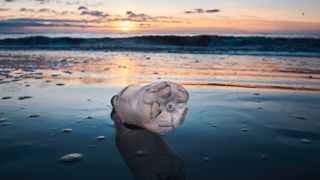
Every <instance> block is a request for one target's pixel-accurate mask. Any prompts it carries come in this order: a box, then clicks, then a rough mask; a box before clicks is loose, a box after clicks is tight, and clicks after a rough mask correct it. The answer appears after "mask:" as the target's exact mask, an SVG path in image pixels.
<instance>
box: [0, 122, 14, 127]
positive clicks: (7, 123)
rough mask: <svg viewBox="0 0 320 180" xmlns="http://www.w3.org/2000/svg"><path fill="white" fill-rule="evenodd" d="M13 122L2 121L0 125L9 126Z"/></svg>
mask: <svg viewBox="0 0 320 180" xmlns="http://www.w3.org/2000/svg"><path fill="white" fill-rule="evenodd" d="M11 124H12V123H11V122H2V123H0V126H9V125H11Z"/></svg>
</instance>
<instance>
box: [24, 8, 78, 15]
mask: <svg viewBox="0 0 320 180" xmlns="http://www.w3.org/2000/svg"><path fill="white" fill-rule="evenodd" d="M20 11H21V12H28V13H51V14H55V15H66V14H76V13H75V12H73V11H61V12H59V11H56V10H53V9H48V8H41V9H38V10H35V9H29V8H20Z"/></svg>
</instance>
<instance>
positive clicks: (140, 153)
mask: <svg viewBox="0 0 320 180" xmlns="http://www.w3.org/2000/svg"><path fill="white" fill-rule="evenodd" d="M135 154H136V156H144V155H146V154H147V153H146V152H145V151H142V150H138V151H137V152H136V153H135Z"/></svg>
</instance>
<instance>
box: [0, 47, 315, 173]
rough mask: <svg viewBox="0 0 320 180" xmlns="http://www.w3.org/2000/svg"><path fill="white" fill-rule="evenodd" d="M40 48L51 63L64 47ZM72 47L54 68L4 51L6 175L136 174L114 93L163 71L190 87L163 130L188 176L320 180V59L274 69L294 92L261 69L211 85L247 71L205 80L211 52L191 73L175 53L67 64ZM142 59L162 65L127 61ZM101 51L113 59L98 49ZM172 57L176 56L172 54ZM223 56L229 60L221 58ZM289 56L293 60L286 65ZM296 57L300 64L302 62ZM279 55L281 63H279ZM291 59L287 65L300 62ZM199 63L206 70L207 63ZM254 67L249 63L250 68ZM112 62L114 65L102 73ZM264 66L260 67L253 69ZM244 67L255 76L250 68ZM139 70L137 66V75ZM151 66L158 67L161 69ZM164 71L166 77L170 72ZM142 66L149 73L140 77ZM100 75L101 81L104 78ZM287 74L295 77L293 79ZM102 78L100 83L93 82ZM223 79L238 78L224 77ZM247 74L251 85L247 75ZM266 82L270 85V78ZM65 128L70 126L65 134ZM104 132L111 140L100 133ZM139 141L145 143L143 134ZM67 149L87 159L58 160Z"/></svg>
mask: <svg viewBox="0 0 320 180" xmlns="http://www.w3.org/2000/svg"><path fill="white" fill-rule="evenodd" d="M23 53H30V54H32V53H31V52H23ZM37 53H39V54H37ZM37 53H35V56H36V57H38V56H40V55H41V56H44V55H45V56H44V57H42V58H40V59H39V61H42V59H45V60H48V59H50V57H51V56H52V59H56V57H57V54H58V53H57V52H52V53H51V54H50V53H49V54H46V53H43V52H37ZM41 53H42V54H41ZM68 53H70V54H68ZM68 53H67V55H68V58H67V59H68V60H67V62H68V61H69V62H68V64H66V65H63V62H65V61H63V62H61V61H62V60H64V58H63V59H60V60H59V63H58V65H57V67H56V68H48V67H49V66H48V63H47V62H46V63H43V65H41V64H40V65H39V61H37V63H30V64H22V61H21V62H17V63H13V64H11V65H10V63H9V64H8V63H5V62H4V57H5V56H2V57H1V58H2V60H1V66H2V67H3V68H2V75H1V78H2V79H3V80H2V81H1V82H2V83H1V84H0V92H1V97H0V119H1V120H0V154H1V155H0V179H21V178H31V179H76V178H77V179H132V174H131V171H130V169H129V168H128V166H127V164H126V163H125V161H124V160H123V158H122V156H121V154H120V152H119V150H118V147H117V145H116V140H115V130H114V128H115V127H114V125H113V121H112V120H111V118H110V113H111V105H110V99H111V97H112V96H113V95H114V94H116V93H117V92H118V91H119V90H121V88H122V87H123V86H124V85H125V84H126V83H130V82H138V83H143V82H147V81H151V80H152V81H153V80H157V79H158V76H159V77H161V80H176V81H178V82H182V84H183V83H185V84H186V88H187V90H188V91H189V92H190V101H189V112H188V114H187V117H186V119H185V122H184V124H183V126H182V127H181V128H179V129H176V130H175V131H173V132H170V133H167V134H164V135H163V136H162V139H163V140H164V142H165V143H166V144H167V145H168V146H169V147H170V148H171V150H172V151H173V152H174V153H175V154H176V155H177V156H178V157H179V158H180V159H182V160H183V164H184V167H185V174H186V177H187V179H319V177H320V173H319V170H318V168H317V167H320V131H319V129H320V121H319V119H320V111H319V109H320V103H319V102H320V96H319V92H318V91H317V90H316V89H314V87H313V86H316V88H317V87H318V85H319V80H318V79H317V78H319V73H318V71H319V66H316V65H317V64H318V63H319V61H318V60H317V59H312V58H311V60H310V61H307V64H306V65H305V66H304V68H301V67H302V66H299V65H293V66H294V67H300V69H298V70H296V71H294V72H292V71H290V72H287V73H280V77H279V78H278V77H277V76H274V77H273V76H272V75H274V74H271V73H267V74H269V75H270V76H272V78H270V79H272V80H273V81H272V84H273V83H274V82H277V83H278V84H280V85H281V86H287V85H286V83H280V82H282V81H283V82H288V81H290V82H291V79H290V78H291V76H293V78H292V83H293V84H294V86H295V88H296V87H304V88H305V89H303V90H297V89H296V90H293V89H292V88H277V87H268V88H265V87H260V86H261V85H265V84H266V83H265V82H260V79H262V80H265V79H268V77H264V76H262V75H261V76H259V78H257V77H255V76H251V77H250V78H251V79H252V81H254V83H253V85H256V86H255V88H243V87H236V86H231V87H229V86H220V85H214V86H213V85H204V84H205V83H207V81H216V80H217V79H219V78H222V80H221V81H222V82H223V83H225V82H231V83H234V84H235V83H238V82H239V81H238V80H239V79H241V78H242V77H244V76H241V75H239V77H237V76H234V79H232V78H231V77H230V76H231V75H226V74H225V73H226V72H229V70H230V66H226V65H225V64H224V66H223V67H224V68H223V70H221V71H223V73H222V74H224V75H219V74H217V75H214V71H208V73H209V74H212V75H210V76H208V78H207V79H205V78H204V77H207V75H206V74H201V73H203V72H202V70H201V68H199V69H196V68H197V67H198V66H197V64H201V63H202V61H206V62H208V63H209V64H211V65H212V63H211V61H210V60H209V59H206V58H208V57H210V58H213V57H216V56H208V57H207V56H200V57H199V61H200V62H195V66H194V67H193V66H192V68H191V69H192V71H191V70H189V71H188V70H187V68H185V67H189V65H188V64H187V63H186V65H185V66H184V65H183V64H184V63H183V62H182V59H178V60H177V61H174V62H179V63H177V64H178V65H179V66H178V67H176V70H177V71H176V72H174V70H169V69H167V68H166V67H171V66H175V65H177V64H174V63H173V62H172V61H173V59H174V58H177V57H175V56H178V55H172V56H170V55H168V54H164V55H162V54H154V55H153V54H129V55H126V54H125V53H118V54H117V53H112V54H108V53H105V54H104V53H102V54H103V55H110V63H111V64H112V65H110V66H108V65H107V64H106V62H108V61H109V60H108V61H107V60H105V61H103V60H102V61H98V60H97V61H93V60H90V62H85V63H84V64H78V63H70V61H72V60H70V57H71V54H72V53H71V52H68ZM17 55H18V53H13V54H12V52H11V56H17ZM111 55H112V56H111ZM59 56H60V55H59ZM61 56H62V57H63V56H65V55H61ZM117 56H118V57H119V56H120V57H127V56H129V57H130V58H129V60H128V62H127V60H123V62H125V63H121V62H122V61H121V60H119V59H118V60H114V61H111V59H112V58H111V57H113V58H115V57H117ZM136 56H137V57H143V56H145V60H146V58H147V57H150V60H146V61H151V60H152V59H156V62H162V61H163V62H164V63H163V66H161V65H158V64H155V66H156V67H155V68H154V70H152V71H151V72H147V71H145V69H147V68H148V66H149V65H150V64H152V62H149V63H148V64H147V65H139V66H134V65H133V64H130V63H132V62H136V61H138V60H137V59H138V58H136V59H135V58H134V57H136ZM180 56H181V57H184V56H186V55H179V57H180ZM30 57H32V56H30ZM30 57H29V58H26V56H25V54H23V56H22V57H19V58H18V60H17V58H16V57H14V58H16V60H17V61H19V59H20V60H21V59H23V58H24V59H29V60H32V58H30ZM84 57H86V55H84V54H80V55H79V54H77V53H76V56H75V58H74V61H82V60H83V61H85V60H86V59H85V58H84ZM95 57H99V58H101V59H103V58H106V57H104V56H98V55H95ZM194 57H197V56H191V57H189V56H187V57H186V58H185V59H186V61H188V60H190V61H191V59H193V58H194ZM163 58H164V60H162V59H163ZM166 58H167V59H169V60H167V61H166V60H165V59H166ZM197 58H198V57H197ZM220 58H227V59H221V60H217V59H220ZM228 58H230V59H231V60H230V62H233V60H232V58H234V59H240V60H239V62H240V63H239V64H243V63H244V62H242V61H245V62H247V63H250V61H251V60H246V59H245V57H238V56H235V57H233V56H232V57H229V56H223V57H220V56H219V58H217V59H216V61H221V63H226V62H224V61H229V59H228ZM250 58H251V59H253V61H257V62H260V61H263V60H262V58H274V59H276V58H275V57H250ZM282 58H283V59H285V58H284V57H282ZM87 59H90V58H87ZM258 59H260V60H258ZM280 59H281V58H280ZM193 60H194V59H193ZM287 61H288V62H289V60H286V61H285V62H287ZM297 61H298V60H296V62H295V61H293V62H295V63H298V64H300V63H301V62H297ZM304 61H306V60H304ZM7 62H8V61H7ZM25 62H27V61H25ZM92 62H93V63H92ZM142 62H143V61H142V60H141V63H142ZM165 62H166V63H165ZM234 62H236V61H234ZM277 62H281V63H282V64H283V61H282V60H277ZM293 62H290V63H291V64H295V63H293ZM61 63H62V64H61ZM99 63H101V64H99ZM116 63H117V64H116ZM290 63H289V64H290ZM35 64H36V65H37V66H36V67H34V68H33V69H31V70H29V69H27V70H26V69H23V68H25V67H29V65H32V66H33V65H35ZM227 64H229V62H227ZM271 64H272V63H271ZM12 65H15V66H19V67H20V69H19V68H17V69H18V70H13V67H12ZM180 65H181V66H180ZM312 65H313V66H312ZM4 66H8V67H6V68H4ZM9 66H11V67H9ZM119 66H121V67H119ZM122 66H126V68H124V67H122ZM199 66H201V67H202V66H203V64H202V65H199ZM288 66H290V67H291V65H288ZM30 67H31V66H30ZM151 67H152V66H151ZM160 67H161V68H160ZM190 67H191V66H190ZM234 67H235V68H238V66H234ZM243 67H244V66H243ZM250 67H251V69H252V66H250ZM105 68H110V69H108V71H107V72H102V71H103V69H105ZM184 68H185V69H184ZM260 68H261V67H260V66H258V65H257V67H256V68H255V69H260ZM277 68H278V67H277ZM21 69H22V70H21ZM112 69H114V70H112ZM181 69H182V70H181ZM266 69H268V68H266ZM280 69H286V68H283V67H281V68H280ZM302 69H304V71H303V72H302ZM306 69H307V70H306ZM5 70H10V72H9V73H8V72H6V71H5ZM82 70H85V71H84V72H82ZM180 70H181V71H180ZM242 70H243V71H246V73H251V71H250V70H246V69H245V68H244V69H242ZM63 71H65V72H63ZM69 71H71V72H72V73H70V72H69ZM132 71H133V72H134V73H131V72H132ZM136 71H137V72H136ZM154 71H157V72H159V74H154ZM164 71H165V72H166V73H167V74H165V73H163V72H164ZM231 71H232V72H233V70H231ZM234 71H237V70H234ZM266 71H269V70H266ZM297 71H298V72H297ZM305 71H307V72H309V73H310V72H311V71H312V72H313V74H312V78H309V77H308V76H309V74H308V73H307V72H305ZM19 72H21V73H19ZM180 72H181V75H180V74H179V73H180ZM182 72H184V74H183V73H182ZM188 72H190V73H191V75H189V74H188ZM237 72H238V71H237ZM239 72H240V71H239ZM270 72H273V71H271V70H270ZM41 73H42V74H41ZM140 73H142V74H141V76H144V77H141V79H140ZM162 73H163V74H162ZM260 73H261V72H260V71H258V70H257V72H254V74H259V75H260ZM55 74H58V76H55ZM171 74H174V75H172V76H171ZM231 74H232V73H231ZM276 74H278V73H276ZM307 74H308V76H307ZM26 75H28V76H26ZM52 75H54V76H52ZM18 76H20V77H18ZM100 76H102V78H99V77H100ZM285 76H290V77H289V78H288V79H286V78H284V77H285ZM80 77H81V79H80ZM97 78H98V79H100V80H94V79H97ZM196 78H199V79H201V80H197V79H196ZM225 78H230V79H232V80H230V81H227V80H226V79H225ZM250 78H249V79H250ZM101 79H102V80H101ZM106 79H107V80H106ZM117 81H118V84H117ZM243 81H245V83H247V84H250V83H251V82H250V81H248V80H247V79H243ZM297 82H301V83H297ZM201 83H203V84H201ZM57 84H60V85H57ZM188 84H189V85H188ZM190 84H192V85H190ZM194 84H197V85H194ZM242 84H244V83H242ZM267 84H268V86H269V83H267ZM299 84H304V85H303V86H301V85H299ZM257 87H258V88H257ZM306 87H307V88H306ZM308 88H309V89H308ZM298 89H299V88H298ZM310 89H311V90H310ZM3 97H5V98H3ZM21 97H22V98H21ZM25 97H29V98H25ZM30 97H31V98H30ZM2 98H3V99H2ZM30 115H35V116H30ZM66 129H68V130H67V131H65V130H66ZM70 129H71V130H70ZM102 136H104V138H101V137H102ZM136 141H137V143H138V141H139V139H137V140H136ZM69 153H79V154H81V155H82V157H81V159H78V160H76V161H75V162H73V163H63V162H61V160H60V158H62V157H63V156H64V155H67V154H69ZM144 153H148V152H144V151H142V150H141V151H139V152H137V157H140V156H144Z"/></svg>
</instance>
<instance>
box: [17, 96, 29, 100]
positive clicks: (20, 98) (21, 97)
mask: <svg viewBox="0 0 320 180" xmlns="http://www.w3.org/2000/svg"><path fill="white" fill-rule="evenodd" d="M31 98H32V96H20V97H18V99H19V100H25V99H31Z"/></svg>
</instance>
